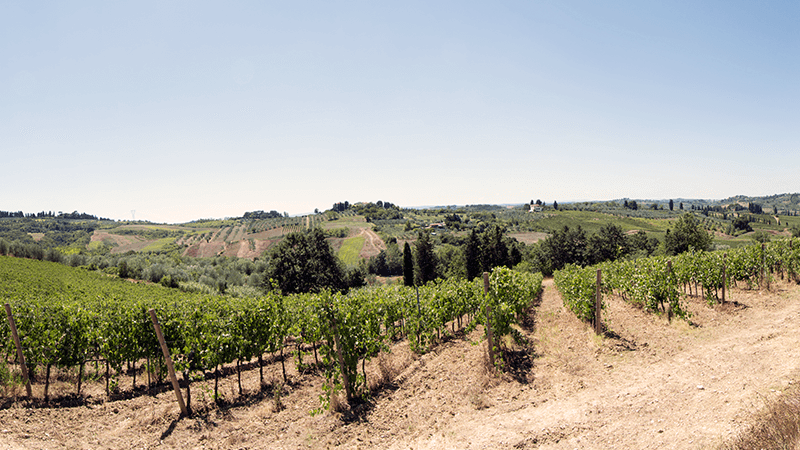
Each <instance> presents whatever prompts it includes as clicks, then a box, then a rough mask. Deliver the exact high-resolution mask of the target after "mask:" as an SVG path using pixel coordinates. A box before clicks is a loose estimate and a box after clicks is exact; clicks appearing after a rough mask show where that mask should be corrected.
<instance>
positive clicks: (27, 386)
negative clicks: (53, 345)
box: [6, 303, 33, 398]
mask: <svg viewBox="0 0 800 450" xmlns="http://www.w3.org/2000/svg"><path fill="white" fill-rule="evenodd" d="M6 315H7V316H8V326H9V328H11V337H13V338H14V345H16V346H17V359H19V365H20V367H21V368H22V379H23V380H25V391H26V392H27V393H28V398H30V397H31V396H32V395H33V394H31V380H30V378H28V366H26V365H25V355H24V354H23V353H22V344H21V343H20V341H19V334H17V324H16V323H15V322H14V315H13V314H11V305H9V304H8V303H6Z"/></svg>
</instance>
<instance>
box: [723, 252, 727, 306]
mask: <svg viewBox="0 0 800 450" xmlns="http://www.w3.org/2000/svg"><path fill="white" fill-rule="evenodd" d="M727 285H728V254H727V253H723V254H722V303H725V286H727Z"/></svg>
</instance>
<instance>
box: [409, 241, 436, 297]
mask: <svg viewBox="0 0 800 450" xmlns="http://www.w3.org/2000/svg"><path fill="white" fill-rule="evenodd" d="M434 279H436V255H434V253H433V242H431V239H430V236H429V235H428V233H425V232H420V233H419V235H418V238H417V244H416V245H415V246H414V282H415V283H417V285H420V286H421V285H423V284H425V283H427V282H428V281H432V280H434Z"/></svg>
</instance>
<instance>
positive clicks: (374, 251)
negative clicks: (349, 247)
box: [358, 228, 386, 258]
mask: <svg viewBox="0 0 800 450" xmlns="http://www.w3.org/2000/svg"><path fill="white" fill-rule="evenodd" d="M358 235H359V236H361V235H363V236H364V237H365V240H364V246H363V247H362V248H361V252H360V253H359V256H360V257H362V258H371V257H373V256H378V253H380V252H381V250H386V243H384V242H383V239H381V238H380V236H378V233H376V232H374V231H372V229H371V228H362V229H361V231H359V233H358Z"/></svg>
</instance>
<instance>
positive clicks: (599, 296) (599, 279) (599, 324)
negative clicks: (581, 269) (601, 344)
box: [594, 269, 603, 335]
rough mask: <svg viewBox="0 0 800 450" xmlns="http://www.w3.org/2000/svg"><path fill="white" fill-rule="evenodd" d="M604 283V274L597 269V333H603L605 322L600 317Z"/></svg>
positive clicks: (595, 327) (595, 301) (595, 315)
mask: <svg viewBox="0 0 800 450" xmlns="http://www.w3.org/2000/svg"><path fill="white" fill-rule="evenodd" d="M602 285H603V275H602V272H601V270H600V269H597V287H596V288H595V298H594V332H595V334H598V335H599V334H603V323H602V322H601V318H600V309H601V308H600V306H601V301H602V298H603V297H602V296H603V294H602V291H601V287H602Z"/></svg>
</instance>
